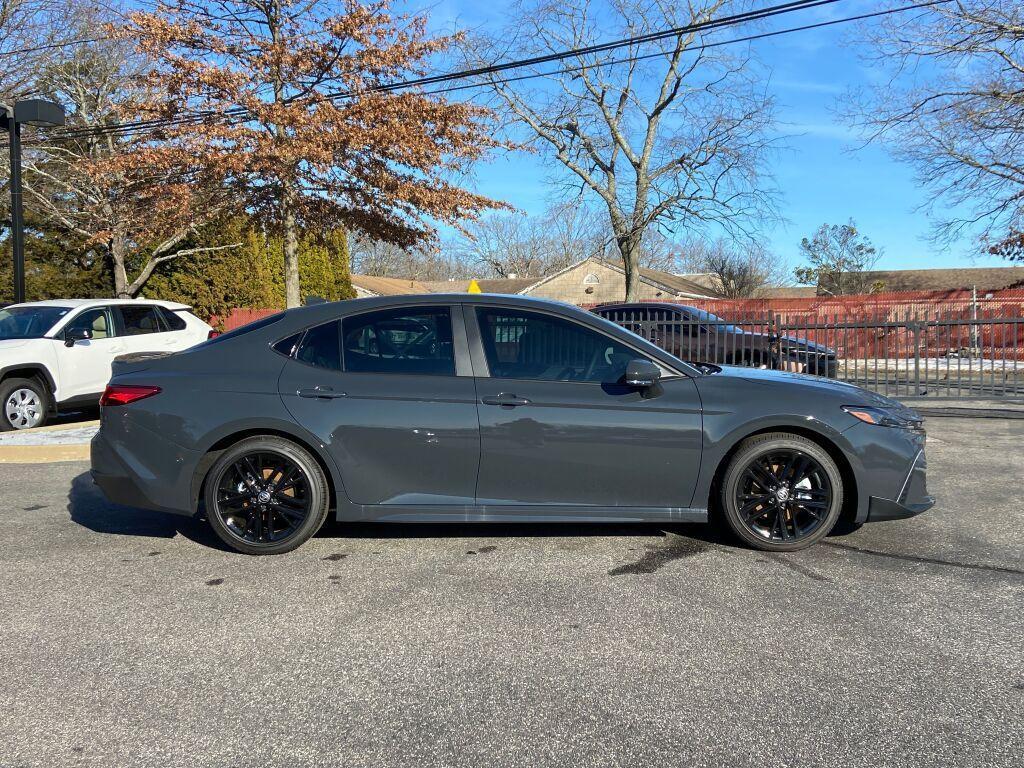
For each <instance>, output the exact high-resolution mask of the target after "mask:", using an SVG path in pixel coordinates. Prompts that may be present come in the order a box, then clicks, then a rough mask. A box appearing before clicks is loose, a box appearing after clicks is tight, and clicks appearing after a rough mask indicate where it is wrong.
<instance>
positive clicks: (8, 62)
mask: <svg viewBox="0 0 1024 768" xmlns="http://www.w3.org/2000/svg"><path fill="white" fill-rule="evenodd" d="M75 15H76V14H75V4H74V2H73V1H72V0H0V57H2V58H0V61H3V67H0V101H14V100H15V99H18V98H24V97H25V96H28V95H30V94H32V93H34V92H35V83H36V78H37V76H38V73H39V71H40V70H41V69H42V68H43V67H44V66H46V65H47V64H48V63H50V62H51V61H53V60H54V59H55V58H60V57H61V55H62V54H61V44H62V43H65V42H68V41H70V40H72V39H75V38H74V36H75V33H76V32H78V31H79V30H77V29H76V28H75V25H74V24H72V23H69V19H73V18H74V16H75ZM15 51H17V53H14V52H15Z"/></svg>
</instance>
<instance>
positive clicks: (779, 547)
mask: <svg viewBox="0 0 1024 768" xmlns="http://www.w3.org/2000/svg"><path fill="white" fill-rule="evenodd" d="M721 502H722V510H723V513H724V516H725V520H726V522H727V523H728V524H729V527H730V528H731V529H732V531H733V533H735V534H736V536H738V537H739V538H740V539H741V540H742V541H744V542H745V543H747V544H749V545H750V546H752V547H756V548H757V549H762V550H766V551H774V552H792V551H794V550H798V549H804V548H805V547H809V546H811V545H812V544H814V543H815V542H817V541H820V540H821V539H822V538H824V537H825V536H827V535H828V533H829V531H831V530H832V528H833V526H835V524H836V521H837V520H838V519H839V515H840V513H841V512H842V507H843V480H842V475H841V474H840V472H839V467H838V466H836V463H835V461H834V460H833V459H832V457H831V456H829V454H828V452H827V451H825V449H824V448H822V447H821V446H820V445H818V444H817V443H815V442H814V441H812V440H809V439H808V438H806V437H802V436H800V435H793V434H789V433H781V432H774V433H768V434H764V435H756V436H754V437H751V438H748V439H747V440H745V441H743V443H742V444H740V447H739V449H738V450H737V451H736V454H735V455H734V456H733V458H732V461H730V462H729V466H728V468H727V469H726V471H725V475H724V477H723V481H722V498H721Z"/></svg>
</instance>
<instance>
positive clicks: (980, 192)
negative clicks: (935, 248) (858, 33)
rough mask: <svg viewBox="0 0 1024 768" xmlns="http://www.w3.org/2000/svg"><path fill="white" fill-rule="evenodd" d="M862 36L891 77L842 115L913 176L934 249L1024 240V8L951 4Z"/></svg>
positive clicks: (856, 97)
mask: <svg viewBox="0 0 1024 768" xmlns="http://www.w3.org/2000/svg"><path fill="white" fill-rule="evenodd" d="M864 36H865V37H866V40H867V43H868V45H866V46H864V49H865V50H866V51H869V52H870V54H869V55H870V61H871V64H872V65H873V67H874V68H875V69H877V70H881V71H883V72H885V71H887V72H888V74H889V77H887V78H884V79H883V80H882V81H881V82H879V83H878V85H877V86H876V87H875V88H874V89H873V90H871V91H868V92H866V93H855V94H853V98H852V99H851V101H850V104H849V105H848V108H847V109H846V112H847V114H848V115H849V116H850V117H852V118H853V119H854V120H856V121H857V122H858V123H859V124H860V125H861V127H862V128H863V130H864V131H865V134H866V136H867V138H868V139H870V140H872V141H885V142H887V143H888V146H889V147H890V148H891V150H892V152H893V154H894V155H895V156H896V157H898V158H900V159H902V160H905V161H907V162H908V163H910V164H911V165H913V166H914V167H915V168H916V169H917V172H918V179H919V181H920V183H921V185H922V187H924V188H925V189H927V190H928V192H929V203H928V207H930V208H931V210H932V211H933V212H934V213H935V215H936V222H935V224H936V225H935V230H934V234H935V236H936V239H937V240H939V241H940V242H945V243H948V242H950V241H952V240H954V239H956V238H958V237H959V236H961V235H963V234H967V233H978V234H980V236H981V239H982V243H983V245H985V246H990V245H991V243H993V242H998V241H1001V240H1002V239H1003V238H1004V237H1006V236H1007V235H1008V234H1009V235H1011V236H1012V234H1013V232H1014V231H1021V230H1024V98H1022V94H1024V4H1022V3H1021V2H1020V0H955V1H954V2H950V3H943V4H940V5H932V6H930V7H928V8H923V9H920V10H917V11H915V12H913V14H912V15H910V14H907V13H901V14H897V15H892V16H888V17H886V21H885V22H883V23H881V24H879V25H877V26H872V27H869V28H866V29H865V31H864ZM951 211H952V212H951Z"/></svg>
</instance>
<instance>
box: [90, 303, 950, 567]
mask: <svg viewBox="0 0 1024 768" xmlns="http://www.w3.org/2000/svg"><path fill="white" fill-rule="evenodd" d="M101 405H102V409H101V413H102V416H101V427H100V430H99V432H98V433H97V435H96V437H95V438H94V439H93V442H92V474H93V478H94V479H95V481H96V482H97V483H98V484H99V486H100V487H101V488H102V490H103V491H104V493H105V494H106V495H107V497H108V498H109V499H111V500H112V501H115V502H118V503H123V504H127V505H131V506H136V507H143V508H148V509H157V510H164V511H170V512H175V513H179V514H183V515H194V514H197V513H200V511H201V510H205V516H206V518H207V519H208V521H209V523H210V525H211V526H212V527H213V529H214V530H215V531H216V533H217V535H218V536H219V537H220V538H221V539H222V540H223V541H224V542H225V543H227V544H228V545H229V546H231V547H233V548H234V549H236V550H238V551H240V552H246V553H249V554H276V553H282V552H287V551H289V550H291V549H294V548H295V547H297V546H299V545H300V544H302V543H303V542H304V541H306V540H307V539H308V538H309V537H310V536H312V535H313V534H314V533H316V531H317V530H318V529H319V528H320V526H321V525H322V524H323V522H324V520H325V519H326V518H327V516H328V515H329V514H333V517H334V519H336V520H339V521H427V522H440V521H457V522H465V521H494V522H505V521H530V522H538V521H551V522H564V521H592V522H593V521H615V522H623V521H631V522H639V521H650V522H659V523H675V522H706V521H708V520H709V518H710V516H712V515H715V514H720V515H721V516H722V517H723V518H724V520H725V521H726V522H727V523H728V525H729V527H730V528H731V529H732V531H733V532H734V533H735V534H736V535H737V537H739V539H741V540H742V541H743V542H746V543H747V544H748V545H750V546H753V547H757V548H760V549H764V550H774V551H790V550H795V549H800V548H803V547H807V546H810V545H811V544H813V543H815V542H817V541H818V540H820V539H821V538H822V537H824V536H825V535H827V534H828V533H829V531H830V530H831V529H832V528H833V526H835V525H836V523H837V522H838V521H839V520H840V519H845V520H846V521H847V522H849V523H851V524H857V523H862V522H866V521H875V520H891V519H895V518H902V517H909V516H912V515H915V514H918V513H920V512H923V511H925V510H927V509H928V508H929V507H931V506H932V504H933V503H934V502H933V499H932V498H931V497H930V496H929V495H928V493H927V489H926V485H925V456H924V443H925V436H924V430H923V429H922V426H921V420H920V419H919V418H918V417H917V416H916V415H915V414H914V412H913V411H911V410H909V409H907V408H905V407H903V406H902V405H900V404H899V403H897V402H895V401H892V400H889V399H887V398H884V397H881V396H879V395H876V394H874V393H871V392H868V391H866V390H863V389H860V388H858V387H854V386H850V385H847V384H841V383H838V382H835V381H829V380H827V379H822V378H819V377H812V376H804V375H801V374H796V373H785V372H780V371H772V370H762V369H754V368H741V367H720V366H716V365H710V364H706V363H698V364H691V363H687V362H684V361H683V360H680V359H678V358H676V357H674V356H672V355H670V354H669V353H667V352H665V351H664V350H662V349H659V348H658V347H657V346H655V345H653V344H651V343H650V342H648V341H646V340H645V339H643V338H641V337H639V336H637V335H635V334H633V333H630V332H629V331H628V330H626V329H624V328H622V327H620V326H618V325H615V324H614V323H612V322H609V321H608V320H605V319H602V318H600V317H598V316H596V315H594V314H591V313H588V312H584V311H582V310H579V309H577V308H575V307H571V306H568V305H563V304H559V303H554V302H547V301H541V300H537V299H528V298H523V297H510V296H487V295H468V294H460V295H451V296H445V295H436V294H434V295H429V296H420V297H416V296H401V297H382V298H373V299H359V300H355V301H346V302H340V303H333V304H318V305H315V306H309V307H302V308H298V309H293V310H289V311H287V312H282V313H279V314H277V315H273V316H271V317H268V318H265V319H263V320H260V321H257V322H255V323H252V324H250V325H248V326H245V327H243V328H240V329H237V330H235V331H233V332H231V333H228V334H225V335H223V336H220V337H217V338H215V339H212V340H210V341H207V342H205V343H203V344H200V345H199V346H197V347H194V348H192V349H190V350H187V351H185V352H180V353H177V354H171V355H139V356H134V357H131V356H130V357H128V358H127V359H123V360H118V361H116V362H115V363H114V376H113V378H112V379H111V381H110V383H109V385H108V387H107V390H106V392H105V394H104V396H103V400H102V403H101Z"/></svg>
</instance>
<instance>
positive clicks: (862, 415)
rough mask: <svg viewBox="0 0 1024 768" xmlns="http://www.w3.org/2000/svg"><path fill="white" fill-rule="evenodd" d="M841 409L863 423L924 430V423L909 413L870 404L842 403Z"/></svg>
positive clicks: (917, 430) (918, 430)
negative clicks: (874, 406)
mask: <svg viewBox="0 0 1024 768" xmlns="http://www.w3.org/2000/svg"><path fill="white" fill-rule="evenodd" d="M843 410H844V411H846V412H847V413H848V414H850V415H851V416H853V417H854V418H855V419H860V420H861V421H863V422H864V423H865V424H875V425H877V426H879V427H895V428H897V429H910V430H913V431H914V432H924V424H923V422H922V421H921V419H919V418H916V417H915V416H912V415H910V414H905V413H901V412H897V411H890V410H888V409H886V408H873V407H871V406H870V405H844V406H843Z"/></svg>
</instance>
